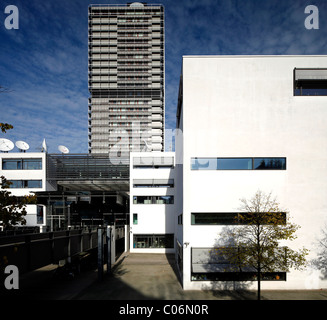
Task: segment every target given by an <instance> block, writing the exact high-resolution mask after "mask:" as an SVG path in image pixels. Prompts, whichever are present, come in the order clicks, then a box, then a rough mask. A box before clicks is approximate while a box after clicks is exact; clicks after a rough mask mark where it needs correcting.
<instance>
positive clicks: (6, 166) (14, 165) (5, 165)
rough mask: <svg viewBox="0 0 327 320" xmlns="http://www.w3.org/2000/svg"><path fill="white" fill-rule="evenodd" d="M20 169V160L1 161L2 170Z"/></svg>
mask: <svg viewBox="0 0 327 320" xmlns="http://www.w3.org/2000/svg"><path fill="white" fill-rule="evenodd" d="M21 168H22V162H21V160H9V159H3V160H2V170H20V169H21Z"/></svg>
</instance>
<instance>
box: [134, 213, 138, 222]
mask: <svg viewBox="0 0 327 320" xmlns="http://www.w3.org/2000/svg"><path fill="white" fill-rule="evenodd" d="M137 222H138V220H137V213H133V224H137Z"/></svg>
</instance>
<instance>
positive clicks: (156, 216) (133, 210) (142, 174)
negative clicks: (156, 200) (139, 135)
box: [130, 152, 177, 253]
mask: <svg viewBox="0 0 327 320" xmlns="http://www.w3.org/2000/svg"><path fill="white" fill-rule="evenodd" d="M139 157H142V158H143V157H144V158H145V159H150V158H153V157H154V158H157V159H158V158H164V157H166V158H172V157H174V153H173V152H164V153H163V152H132V153H131V154H130V251H131V252H147V253H165V252H167V253H169V252H170V253H173V252H174V248H135V247H134V241H133V238H134V235H138V234H139V235H140V234H159V235H164V234H174V240H173V241H174V244H175V227H176V224H177V218H176V217H175V202H176V194H175V187H169V188H168V187H135V188H134V187H133V182H134V181H135V180H140V179H141V180H144V179H146V180H154V181H155V180H168V179H174V181H175V172H174V168H163V167H162V166H160V165H158V166H157V168H142V169H141V168H133V159H134V158H139ZM169 195H170V196H174V203H173V204H134V203H133V198H134V196H169ZM133 214H137V215H138V221H137V224H133Z"/></svg>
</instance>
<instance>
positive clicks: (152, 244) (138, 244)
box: [133, 234, 174, 248]
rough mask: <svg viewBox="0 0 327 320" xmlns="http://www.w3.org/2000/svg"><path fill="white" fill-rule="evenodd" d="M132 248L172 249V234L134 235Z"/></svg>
mask: <svg viewBox="0 0 327 320" xmlns="http://www.w3.org/2000/svg"><path fill="white" fill-rule="evenodd" d="M133 247H134V248H174V234H135V235H134V238H133Z"/></svg>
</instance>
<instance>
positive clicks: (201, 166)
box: [191, 158, 217, 170]
mask: <svg viewBox="0 0 327 320" xmlns="http://www.w3.org/2000/svg"><path fill="white" fill-rule="evenodd" d="M191 169H192V170H217V158H192V159H191Z"/></svg>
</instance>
